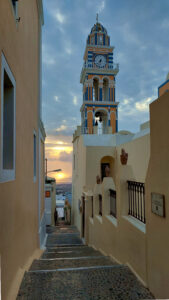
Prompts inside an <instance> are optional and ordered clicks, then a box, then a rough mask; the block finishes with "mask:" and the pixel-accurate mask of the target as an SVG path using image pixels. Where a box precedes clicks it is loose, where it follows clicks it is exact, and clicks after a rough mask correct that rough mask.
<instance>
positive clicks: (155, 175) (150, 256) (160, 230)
mask: <svg viewBox="0 0 169 300" xmlns="http://www.w3.org/2000/svg"><path fill="white" fill-rule="evenodd" d="M168 112H169V92H166V93H165V94H164V95H162V96H161V97H160V98H159V99H157V100H156V101H154V102H153V103H152V104H151V105H150V129H151V156H150V162H149V167H148V172H147V178H146V205H147V206H146V211H147V266H148V284H149V287H150V290H151V291H152V292H153V293H154V294H155V296H156V298H162V299H163V298H168V297H169V284H168V280H169V263H168V262H169V213H168V212H169V184H168V180H169V138H168V135H169V118H168ZM152 192H154V193H159V194H162V195H164V196H165V211H166V217H165V218H163V217H159V216H157V215H155V214H153V213H152V212H151V193H152Z"/></svg>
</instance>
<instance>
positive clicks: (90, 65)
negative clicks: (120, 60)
mask: <svg viewBox="0 0 169 300" xmlns="http://www.w3.org/2000/svg"><path fill="white" fill-rule="evenodd" d="M83 69H110V70H119V64H115V63H107V64H106V65H105V66H103V67H98V66H97V65H96V64H95V63H94V62H84V64H83Z"/></svg>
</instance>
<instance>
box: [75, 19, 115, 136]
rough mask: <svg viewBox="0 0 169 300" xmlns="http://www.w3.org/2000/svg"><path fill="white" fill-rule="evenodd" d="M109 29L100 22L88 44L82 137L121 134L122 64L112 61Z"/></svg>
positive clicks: (82, 110)
mask: <svg viewBox="0 0 169 300" xmlns="http://www.w3.org/2000/svg"><path fill="white" fill-rule="evenodd" d="M113 50H114V47H112V46H110V37H109V36H108V34H107V30H106V29H105V28H104V27H103V25H102V24H101V23H99V22H98V15H97V18H96V24H95V25H94V26H93V27H92V29H91V32H90V34H89V36H88V38H87V41H86V49H85V53H84V57H83V59H84V64H83V67H82V71H81V76H80V83H82V84H83V104H82V106H81V109H80V111H81V128H82V134H106V133H107V134H108V133H109V134H112V133H116V132H117V131H118V102H116V99H115V77H116V75H117V73H118V71H119V65H118V64H114V62H113Z"/></svg>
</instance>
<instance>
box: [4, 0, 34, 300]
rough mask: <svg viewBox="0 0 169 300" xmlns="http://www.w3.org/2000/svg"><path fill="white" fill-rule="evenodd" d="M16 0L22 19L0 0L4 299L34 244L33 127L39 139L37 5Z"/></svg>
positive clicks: (24, 0) (8, 2)
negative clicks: (9, 102) (8, 154)
mask: <svg viewBox="0 0 169 300" xmlns="http://www.w3.org/2000/svg"><path fill="white" fill-rule="evenodd" d="M18 5H19V12H18V15H19V17H21V21H20V22H19V23H18V24H16V22H15V18H14V14H13V9H12V5H11V1H10V0H1V1H0V65H1V53H2V52H3V54H4V55H5V58H6V60H7V62H8V65H9V67H10V69H11V71H12V73H13V76H14V78H15V80H16V179H15V180H14V181H11V182H7V183H0V253H1V267H2V299H4V300H5V299H7V293H8V292H9V290H10V287H11V285H12V281H13V280H14V277H15V274H16V272H17V270H18V268H19V267H22V266H23V265H24V264H25V262H26V261H27V259H28V257H30V256H31V255H32V253H33V251H34V250H35V249H36V248H37V247H38V144H37V180H36V182H35V183H34V182H33V131H34V130H35V131H36V134H37V142H38V122H39V120H38V97H39V91H38V86H39V82H38V71H39V66H38V62H39V59H38V52H39V45H38V41H39V38H38V34H39V32H38V30H39V25H38V10H37V1H36V0H29V1H27V0H22V1H18ZM0 72H1V68H0ZM0 79H1V73H0ZM0 89H1V87H0ZM0 92H1V91H0ZM1 101H2V99H1V98H0V105H1ZM0 149H1V147H0ZM11 300H12V299H11Z"/></svg>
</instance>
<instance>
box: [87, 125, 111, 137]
mask: <svg viewBox="0 0 169 300" xmlns="http://www.w3.org/2000/svg"><path fill="white" fill-rule="evenodd" d="M94 127H95V128H96V126H94ZM94 127H81V134H98V135H101V134H109V133H110V130H109V128H110V126H107V127H103V128H101V127H100V128H99V127H97V129H96V130H95V131H94Z"/></svg>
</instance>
